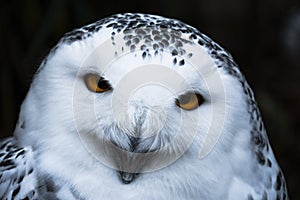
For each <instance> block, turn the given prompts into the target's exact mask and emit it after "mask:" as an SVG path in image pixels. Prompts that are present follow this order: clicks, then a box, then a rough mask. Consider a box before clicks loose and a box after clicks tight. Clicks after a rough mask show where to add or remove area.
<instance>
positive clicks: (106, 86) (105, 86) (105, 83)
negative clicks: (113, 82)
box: [98, 78, 110, 90]
mask: <svg viewBox="0 0 300 200" xmlns="http://www.w3.org/2000/svg"><path fill="white" fill-rule="evenodd" d="M98 87H99V88H101V89H104V90H107V89H109V88H110V85H109V83H108V81H107V80H105V79H103V78H100V80H99V81H98Z"/></svg>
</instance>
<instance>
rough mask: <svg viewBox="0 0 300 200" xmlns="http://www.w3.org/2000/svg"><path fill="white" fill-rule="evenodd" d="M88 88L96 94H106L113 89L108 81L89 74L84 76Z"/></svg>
mask: <svg viewBox="0 0 300 200" xmlns="http://www.w3.org/2000/svg"><path fill="white" fill-rule="evenodd" d="M84 82H85V85H86V87H87V88H88V89H89V90H90V91H92V92H96V93H102V92H106V91H109V90H111V89H112V87H111V85H110V84H109V82H108V81H107V80H105V79H104V78H103V77H101V76H99V75H97V74H87V75H85V76H84Z"/></svg>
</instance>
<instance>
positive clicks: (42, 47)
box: [0, 0, 300, 199]
mask: <svg viewBox="0 0 300 200" xmlns="http://www.w3.org/2000/svg"><path fill="white" fill-rule="evenodd" d="M0 9H1V10H0V15H1V17H0V29H1V31H0V32H1V33H0V34H1V35H0V36H1V37H0V40H1V48H0V49H1V50H0V51H1V53H0V59H1V67H0V72H1V73H0V82H1V84H0V137H1V138H2V137H6V136H9V135H11V134H12V133H13V129H14V125H15V123H16V120H17V116H18V113H19V109H20V104H21V103H22V101H23V99H24V97H25V95H26V92H27V90H28V87H29V84H30V82H31V79H32V76H33V74H34V72H35V70H36V69H37V68H38V66H39V64H40V62H41V61H42V59H43V58H44V57H45V56H46V55H47V53H48V52H49V50H50V49H51V47H53V46H54V45H55V44H56V43H57V41H58V40H59V38H60V37H61V36H62V35H63V34H64V33H65V32H67V31H70V30H71V29H73V28H77V27H80V26H82V25H85V24H87V23H91V22H94V21H96V20H99V19H101V18H103V17H106V16H109V15H111V14H114V13H119V12H143V13H151V14H159V15H163V16H167V17H172V18H177V19H180V20H182V21H184V22H186V23H188V24H190V25H192V26H194V27H196V28H198V29H199V30H200V31H202V32H203V33H206V34H207V35H209V36H210V37H212V38H213V39H214V40H215V41H216V42H218V43H219V44H221V45H222V46H224V47H225V48H226V49H227V50H229V51H230V52H231V53H232V54H233V56H234V58H235V60H236V62H237V63H238V64H239V66H240V68H241V70H242V71H243V72H244V74H245V76H246V77H247V80H248V82H249V83H250V85H251V86H252V88H253V90H254V92H255V94H256V98H257V101H258V104H259V106H260V109H261V112H262V114H263V118H264V121H265V125H266V128H267V131H268V135H269V138H270V141H271V144H272V146H273V149H274V151H275V154H276V157H277V159H278V162H279V163H280V165H281V167H282V169H283V171H284V173H285V176H286V179H287V182H288V189H289V192H290V196H291V198H292V199H300V190H299V189H298V187H297V186H299V185H300V145H299V142H300V134H299V132H300V126H299V124H300V104H299V102H300V90H299V89H300V88H299V86H300V64H299V63H300V2H299V0H226V1H224V0H206V1H204V0H193V1H187V0H186V1H182V0H181V1H180V0H164V1H162V0H161V1H156V0H151V1H142V0H132V1H124V0H123V1H122V0H110V1H96V0H90V1H71V0H52V1H45V0H44V1H34V0H12V1H3V2H1V8H0Z"/></svg>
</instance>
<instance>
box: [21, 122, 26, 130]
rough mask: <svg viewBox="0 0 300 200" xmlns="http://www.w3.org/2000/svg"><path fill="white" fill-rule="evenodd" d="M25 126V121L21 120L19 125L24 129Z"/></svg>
mask: <svg viewBox="0 0 300 200" xmlns="http://www.w3.org/2000/svg"><path fill="white" fill-rule="evenodd" d="M25 126H26V125H25V121H23V122H22V123H21V126H20V127H21V129H25Z"/></svg>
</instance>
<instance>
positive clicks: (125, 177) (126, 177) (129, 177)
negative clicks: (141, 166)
mask: <svg viewBox="0 0 300 200" xmlns="http://www.w3.org/2000/svg"><path fill="white" fill-rule="evenodd" d="M119 173H120V178H121V180H122V182H123V183H124V184H129V183H131V182H132V181H133V179H134V177H135V173H130V172H122V171H120V172H119Z"/></svg>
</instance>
